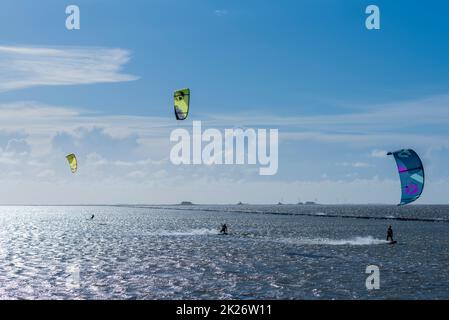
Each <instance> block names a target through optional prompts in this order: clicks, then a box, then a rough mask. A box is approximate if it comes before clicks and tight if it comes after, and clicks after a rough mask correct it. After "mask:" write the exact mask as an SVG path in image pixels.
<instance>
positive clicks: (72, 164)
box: [66, 153, 78, 173]
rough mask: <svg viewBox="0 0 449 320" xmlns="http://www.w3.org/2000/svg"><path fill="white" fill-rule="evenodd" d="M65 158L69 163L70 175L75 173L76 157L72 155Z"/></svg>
mask: <svg viewBox="0 0 449 320" xmlns="http://www.w3.org/2000/svg"><path fill="white" fill-rule="evenodd" d="M66 158H67V161H68V162H69V166H70V170H72V173H75V172H76V170H77V169H78V161H77V160H76V156H75V155H74V154H73V153H72V154H69V155H68V156H66Z"/></svg>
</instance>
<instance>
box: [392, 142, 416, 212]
mask: <svg viewBox="0 0 449 320" xmlns="http://www.w3.org/2000/svg"><path fill="white" fill-rule="evenodd" d="M388 155H389V156H390V155H393V156H394V159H395V160H396V164H397V166H398V171H399V177H400V178H401V189H402V197H401V203H400V204H399V205H406V204H408V203H411V202H413V201H415V200H416V199H418V198H419V197H420V196H421V194H422V192H423V189H424V167H423V165H422V162H421V159H420V158H419V156H418V154H417V153H416V152H415V151H413V150H412V149H403V150H399V151H395V152H389V153H388Z"/></svg>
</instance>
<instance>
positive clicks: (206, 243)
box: [0, 205, 449, 300]
mask: <svg viewBox="0 0 449 320" xmlns="http://www.w3.org/2000/svg"><path fill="white" fill-rule="evenodd" d="M92 215H94V218H93V219H90V218H91V216H92ZM224 223H226V224H227V226H228V232H229V234H228V235H220V234H219V229H220V226H221V225H222V224H224ZM390 225H391V226H392V228H393V230H394V238H395V240H396V241H397V244H394V245H392V244H389V243H388V242H387V241H386V231H387V228H388V226H390ZM448 248H449V206H444V205H441V206H431V205H410V206H405V207H397V206H388V205H339V206H333V205H184V206H180V205H177V206H175V205H158V206H155V205H151V206H149V205H134V206H128V205H119V206H118V205H117V206H3V207H0V299H139V300H167V299H170V300H172V299H189V300H198V299H263V300H264V299H295V300H296V299H307V300H310V299H313V300H320V299H324V300H330V299H337V300H338V299H357V300H359V299H361V300H365V299H449V250H448ZM373 270H376V271H373ZM373 276H375V277H376V278H375V280H373ZM372 281H375V282H376V283H377V284H378V286H377V287H375V288H373V286H372V285H371V286H369V285H368V286H367V282H369V283H371V284H372V283H374V282H372Z"/></svg>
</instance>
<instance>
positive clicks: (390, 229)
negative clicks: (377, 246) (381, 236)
mask: <svg viewBox="0 0 449 320" xmlns="http://www.w3.org/2000/svg"><path fill="white" fill-rule="evenodd" d="M387 241H390V242H393V229H392V228H391V226H389V227H388V230H387Z"/></svg>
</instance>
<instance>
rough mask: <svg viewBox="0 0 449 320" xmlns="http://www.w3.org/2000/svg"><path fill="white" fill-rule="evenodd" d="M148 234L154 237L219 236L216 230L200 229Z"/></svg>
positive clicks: (162, 231)
mask: <svg viewBox="0 0 449 320" xmlns="http://www.w3.org/2000/svg"><path fill="white" fill-rule="evenodd" d="M150 234H151V235H155V236H207V235H217V234H219V232H218V230H216V229H207V228H201V229H190V230H182V231H176V230H157V231H154V232H151V233H150Z"/></svg>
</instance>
